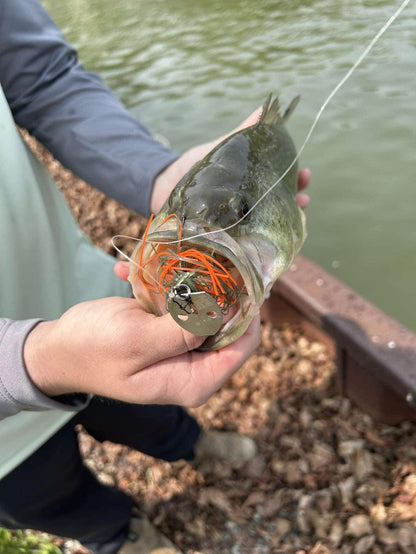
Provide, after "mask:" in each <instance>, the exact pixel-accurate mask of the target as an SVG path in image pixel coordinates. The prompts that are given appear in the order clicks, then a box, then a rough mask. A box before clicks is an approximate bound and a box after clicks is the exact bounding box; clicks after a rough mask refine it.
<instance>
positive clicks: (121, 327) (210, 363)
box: [24, 297, 260, 407]
mask: <svg viewBox="0 0 416 554" xmlns="http://www.w3.org/2000/svg"><path fill="white" fill-rule="evenodd" d="M259 335H260V333H259V319H258V318H256V319H255V321H253V322H252V324H251V325H250V327H249V329H248V331H247V332H246V333H245V334H244V336H242V337H241V338H240V339H238V340H237V341H236V342H234V343H233V344H230V345H229V346H227V347H225V348H223V349H221V350H218V351H213V352H196V351H193V350H194V349H195V348H197V347H198V346H200V345H201V344H202V342H203V340H204V338H203V337H196V336H195V335H193V334H191V333H188V332H187V331H185V330H184V329H182V328H181V327H180V326H179V325H177V323H175V321H174V320H173V319H172V317H171V316H170V314H167V315H165V316H160V317H156V316H155V315H153V314H149V313H147V312H145V311H144V310H143V309H142V308H141V307H140V305H139V304H138V302H137V301H136V300H134V299H128V298H119V297H112V298H104V299H101V300H93V301H90V302H84V303H81V304H77V305H75V306H73V307H72V308H70V309H69V310H68V311H66V312H65V313H64V314H63V315H62V316H61V317H60V318H59V319H58V320H54V321H44V322H41V323H39V324H38V325H37V326H36V327H34V329H33V330H32V331H31V332H30V333H29V335H28V337H27V340H26V343H25V347H24V360H25V364H26V369H27V372H28V374H29V376H30V378H31V379H32V381H33V382H34V383H35V385H36V386H37V387H38V388H39V389H40V390H41V391H42V392H43V393H44V394H46V395H47V396H50V397H53V396H58V395H62V394H67V393H75V392H84V393H91V394H98V395H102V396H107V397H111V398H114V399H117V400H122V401H124V402H130V403H137V404H178V405H181V406H187V407H195V406H198V405H200V404H202V403H204V402H205V401H206V400H207V399H208V398H209V397H210V396H211V395H212V394H213V393H214V392H215V391H217V390H218V389H219V388H220V387H221V385H222V384H223V383H224V382H225V381H226V380H227V379H228V378H229V377H230V376H231V375H232V374H233V373H234V372H235V371H237V369H238V368H239V367H241V365H242V364H243V363H244V362H245V360H246V359H247V358H248V357H249V356H250V354H251V353H252V352H253V350H254V349H255V348H256V347H257V345H258V342H259Z"/></svg>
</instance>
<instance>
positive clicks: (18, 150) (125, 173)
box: [0, 0, 176, 479]
mask: <svg viewBox="0 0 416 554" xmlns="http://www.w3.org/2000/svg"><path fill="white" fill-rule="evenodd" d="M0 83H1V87H2V88H1V87H0V285H1V286H0V479H1V478H2V477H3V476H5V475H6V474H7V473H9V472H10V471H11V470H13V469H14V468H15V467H16V466H17V465H18V464H20V463H21V462H22V461H23V460H24V459H26V458H27V457H28V456H30V454H31V453H32V452H34V450H35V449H37V448H38V447H39V446H40V445H41V444H42V443H43V442H44V441H46V440H47V439H48V438H49V437H50V436H51V435H52V434H53V433H55V432H56V430H57V429H59V428H60V427H61V426H62V425H64V424H65V422H67V421H68V420H69V419H70V418H71V417H72V416H73V414H74V413H75V412H76V411H77V410H80V409H82V408H83V407H84V406H85V405H86V403H87V402H88V398H87V397H86V396H85V395H68V397H67V398H66V399H65V402H56V401H55V400H53V399H51V398H48V397H46V396H45V395H44V394H42V392H41V391H39V390H38V389H37V388H36V387H35V386H34V385H33V383H32V382H31V380H30V378H29V376H28V374H27V372H26V368H25V365H24V360H23V346H24V342H25V339H26V337H27V335H28V333H29V332H30V331H31V329H32V328H33V326H34V325H36V324H37V323H38V322H39V321H40V320H42V319H56V318H58V317H60V315H61V314H62V313H63V312H64V311H65V310H67V309H68V308H69V307H70V306H72V305H74V304H76V303H78V302H81V301H84V300H92V299H96V298H101V297H105V296H114V295H130V289H129V285H128V284H127V283H125V282H122V281H120V280H119V279H117V278H116V276H115V275H114V273H113V265H114V259H112V258H111V257H110V256H108V255H107V254H105V253H103V252H102V251H100V250H99V249H97V248H95V247H94V246H93V245H92V244H91V242H90V241H89V240H88V239H87V238H86V237H85V236H84V235H83V234H82V232H81V231H80V229H79V228H78V227H77V225H76V223H75V221H74V219H73V217H72V215H71V212H70V210H69V208H68V206H67V204H66V202H65V199H64V197H63V196H62V194H61V193H60V191H59V190H58V189H57V187H56V184H55V183H54V182H53V180H52V179H51V178H50V176H49V174H48V173H47V171H46V170H45V168H44V167H43V166H42V165H41V164H40V163H39V161H38V160H37V159H36V158H35V157H34V155H33V154H32V153H31V152H30V151H29V149H28V148H27V146H26V145H25V144H24V142H23V141H22V139H21V137H20V135H19V133H18V131H17V129H16V123H17V124H18V125H20V126H21V127H24V128H26V129H28V130H29V132H30V133H32V134H33V135H34V136H35V137H37V138H38V139H39V140H40V141H41V142H43V143H44V144H45V145H46V146H47V148H48V149H49V150H50V151H51V152H52V153H53V154H54V155H55V157H56V158H57V159H58V160H60V161H61V162H62V163H63V164H64V165H65V166H66V167H68V168H69V169H71V170H72V171H74V172H75V173H76V174H78V175H79V176H80V177H82V178H83V179H84V180H86V181H87V182H89V183H90V184H91V185H93V186H96V187H97V188H99V189H100V190H102V191H103V192H105V193H106V194H108V195H110V196H112V197H114V198H116V199H117V200H119V201H120V202H122V203H124V204H125V205H126V206H127V207H129V208H132V209H135V210H137V211H139V212H141V213H144V214H146V213H148V211H149V199H150V195H151V187H152V183H153V180H154V177H155V176H156V175H157V174H158V173H159V172H160V171H161V170H162V169H163V168H164V167H166V165H168V164H169V163H171V162H172V161H173V160H174V159H175V158H176V154H174V153H173V152H171V151H170V150H168V149H167V148H165V147H164V146H162V145H161V144H160V143H158V142H157V141H155V140H154V139H153V138H152V136H151V134H150V133H149V131H148V130H147V129H145V128H144V127H143V126H142V125H140V123H139V122H138V121H137V120H136V119H134V118H133V117H131V115H130V114H129V113H128V112H127V110H126V109H125V108H124V107H123V106H122V104H121V103H120V102H119V100H118V99H117V98H116V97H115V96H114V95H113V94H112V93H111V92H110V91H109V90H108V88H107V87H106V86H105V84H104V83H103V82H102V81H101V80H100V79H99V77H98V76H97V75H95V74H93V73H90V72H88V71H86V70H85V69H84V68H83V67H82V65H81V64H80V63H79V62H78V59H77V53H76V52H75V50H74V49H73V48H71V47H70V46H69V45H68V44H67V42H66V41H65V39H64V37H63V36H62V34H61V32H60V31H59V29H58V28H57V26H56V25H55V23H54V22H53V21H52V20H51V18H50V17H49V15H48V14H47V13H46V12H45V10H44V9H43V8H42V6H41V4H40V3H39V2H38V1H37V0H1V2H0ZM3 91H4V94H3ZM80 202H82V198H80ZM120 233H121V234H122V233H123V229H120ZM103 378H105V376H104V375H103Z"/></svg>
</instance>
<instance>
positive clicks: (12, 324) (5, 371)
mask: <svg viewBox="0 0 416 554" xmlns="http://www.w3.org/2000/svg"><path fill="white" fill-rule="evenodd" d="M39 321H40V320H38V319H28V320H24V321H13V320H11V319H6V318H0V419H2V418H5V417H8V416H11V415H14V414H16V413H18V412H20V411H22V410H52V409H60V410H70V411H77V410H79V409H80V408H82V407H83V406H84V405H86V403H87V402H88V398H87V396H86V395H73V396H71V397H67V398H65V401H64V402H61V401H58V400H54V399H52V398H49V397H47V396H46V395H45V394H43V392H41V391H40V390H39V389H38V388H37V387H36V386H35V384H34V383H33V381H32V379H31V378H30V377H29V375H28V373H27V370H26V366H25V360H24V355H23V352H24V345H25V342H26V339H27V336H28V335H29V333H30V332H31V331H32V330H33V329H34V328H35V327H36V326H37V324H38V323H39Z"/></svg>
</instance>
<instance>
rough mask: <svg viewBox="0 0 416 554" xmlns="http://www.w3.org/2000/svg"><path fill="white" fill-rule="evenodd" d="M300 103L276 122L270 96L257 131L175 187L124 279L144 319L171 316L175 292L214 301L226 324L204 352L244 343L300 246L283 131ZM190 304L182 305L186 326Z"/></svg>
mask: <svg viewBox="0 0 416 554" xmlns="http://www.w3.org/2000/svg"><path fill="white" fill-rule="evenodd" d="M298 101H299V97H296V98H295V99H294V100H292V102H291V103H290V105H289V107H288V108H287V109H286V111H285V112H284V114H283V115H281V113H280V104H279V99H278V97H274V98H273V96H272V95H269V96H268V98H267V100H266V101H265V103H264V105H263V109H262V112H261V115H260V117H259V119H258V121H257V122H256V123H255V124H253V125H251V126H250V127H247V128H245V129H242V130H239V131H237V132H234V133H233V134H231V135H229V136H228V137H227V138H225V139H224V140H223V141H222V142H221V143H219V144H218V145H217V146H215V147H214V148H213V149H212V150H211V151H210V152H209V153H208V154H207V155H206V156H205V157H204V158H203V159H202V160H200V161H199V162H197V163H196V164H195V165H194V166H193V167H192V168H191V169H190V170H189V171H188V172H187V173H186V174H185V175H184V177H183V178H182V179H181V180H180V181H179V182H178V183H177V184H176V186H175V187H174V189H173V190H172V192H171V194H170V196H169V198H168V199H167V201H166V202H165V204H164V205H163V206H162V208H161V210H160V212H159V213H158V214H157V215H156V216H155V217H154V218H153V219H152V220H151V221H150V222H149V225H148V227H147V229H146V232H145V234H144V235H143V239H142V241H141V243H140V244H138V246H137V247H136V249H135V251H134V252H133V254H132V256H131V262H130V273H129V280H130V282H131V284H132V289H133V294H134V296H135V297H136V298H137V300H138V301H139V303H140V304H141V305H142V307H143V308H144V309H145V310H146V311H149V312H152V313H155V314H156V315H162V314H164V313H167V311H168V310H169V309H168V304H169V298H172V293H171V291H172V290H173V289H172V287H175V286H176V287H177V286H181V285H182V286H186V289H187V290H188V292H206V293H207V294H209V295H210V296H212V298H213V299H214V300H215V306H219V308H220V311H221V313H222V314H223V315H224V320H223V321H222V320H221V326H220V328H219V329H218V330H217V331H216V332H215V333H214V334H211V335H210V336H207V338H206V340H205V341H204V343H203V344H202V346H201V347H200V350H203V351H208V350H216V349H219V348H222V347H224V346H226V345H228V344H230V343H232V342H234V341H235V340H237V339H238V338H239V337H240V336H241V335H243V333H244V332H245V331H246V330H247V328H248V326H249V325H250V322H251V321H252V319H253V318H254V317H255V315H256V314H257V313H258V312H259V310H260V307H261V305H262V304H263V302H264V301H265V300H266V299H267V298H268V296H269V294H270V290H271V288H272V286H273V284H274V282H275V281H276V280H277V279H278V277H279V276H280V275H281V274H282V273H283V272H284V271H286V270H287V269H288V268H289V266H290V265H291V263H292V262H293V259H294V257H295V256H296V254H297V253H298V252H299V250H300V249H301V247H302V245H303V243H304V241H305V239H306V234H307V233H306V220H305V215H304V212H303V210H301V209H300V207H299V206H298V204H297V202H296V194H297V175H298V167H297V153H296V147H295V145H294V142H293V140H292V138H291V136H290V134H289V132H288V131H287V129H286V125H285V124H286V122H287V120H288V118H289V116H290V115H291V114H292V112H293V111H294V109H295V107H296V105H297V103H298ZM175 290H177V289H175ZM184 298H185V297H184ZM191 298H192V295H191V296H188V302H187V306H184V305H181V307H180V309H182V310H183V311H184V319H187V315H186V313H192V300H191ZM187 308H189V310H190V311H187ZM193 311H194V312H196V313H198V312H197V310H196V309H195V308H194V309H193ZM212 315H213V317H216V313H213V314H212ZM179 323H180V321H179Z"/></svg>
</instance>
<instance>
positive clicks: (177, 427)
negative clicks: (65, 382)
mask: <svg viewBox="0 0 416 554" xmlns="http://www.w3.org/2000/svg"><path fill="white" fill-rule="evenodd" d="M77 423H81V424H83V425H84V426H85V428H86V429H87V431H88V432H90V433H91V435H93V436H94V437H95V438H97V439H98V440H101V441H104V440H110V441H112V442H118V443H121V444H126V445H127V446H130V447H132V448H135V449H137V450H140V451H141V452H144V453H146V454H149V455H151V456H154V457H158V458H161V459H165V460H176V459H179V458H185V459H191V458H192V457H193V446H194V444H195V442H196V440H197V438H198V436H199V433H200V430H199V426H198V424H197V422H196V421H195V420H194V419H193V418H192V417H191V416H189V415H188V414H187V413H186V412H185V411H184V410H183V409H181V408H178V407H176V406H138V405H134V404H124V403H120V402H114V401H111V400H107V399H96V398H95V399H93V400H92V402H91V404H90V405H89V406H88V407H87V408H86V409H85V410H83V411H82V412H80V413H79V414H77V415H76V417H74V418H73V419H72V420H71V421H70V422H69V423H68V424H67V425H65V427H63V428H62V429H60V430H59V431H58V432H57V433H56V434H55V435H54V436H53V437H52V438H51V439H49V440H48V441H47V442H46V443H45V444H44V445H43V446H41V447H40V448H39V449H38V450H37V451H36V452H35V453H34V454H32V455H31V456H30V457H29V458H28V459H27V460H26V461H25V462H23V463H22V464H21V465H20V466H19V467H18V468H16V469H15V470H14V471H12V472H11V473H10V474H8V475H7V476H6V477H5V478H3V479H2V480H0V526H4V527H8V528H11V529H12V528H32V529H38V530H40V531H46V532H49V533H53V534H56V535H59V536H63V537H71V538H74V539H78V540H80V541H81V542H82V543H83V544H84V545H85V546H86V547H87V548H90V549H91V550H92V551H93V552H94V554H114V553H115V552H117V551H118V549H119V548H120V546H121V544H122V543H123V542H124V540H125V538H126V536H127V533H128V522H129V519H130V510H131V507H132V505H133V502H132V500H131V499H130V497H128V496H127V495H126V494H124V493H123V492H121V491H119V490H118V489H116V488H114V487H108V486H105V485H102V484H101V483H99V482H98V481H97V480H96V479H95V477H94V476H93V475H92V474H91V473H90V471H89V470H88V469H87V468H86V467H85V466H84V465H83V463H82V460H81V457H80V453H79V450H78V440H77V435H76V432H75V430H74V427H75V425H76V424H77Z"/></svg>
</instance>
